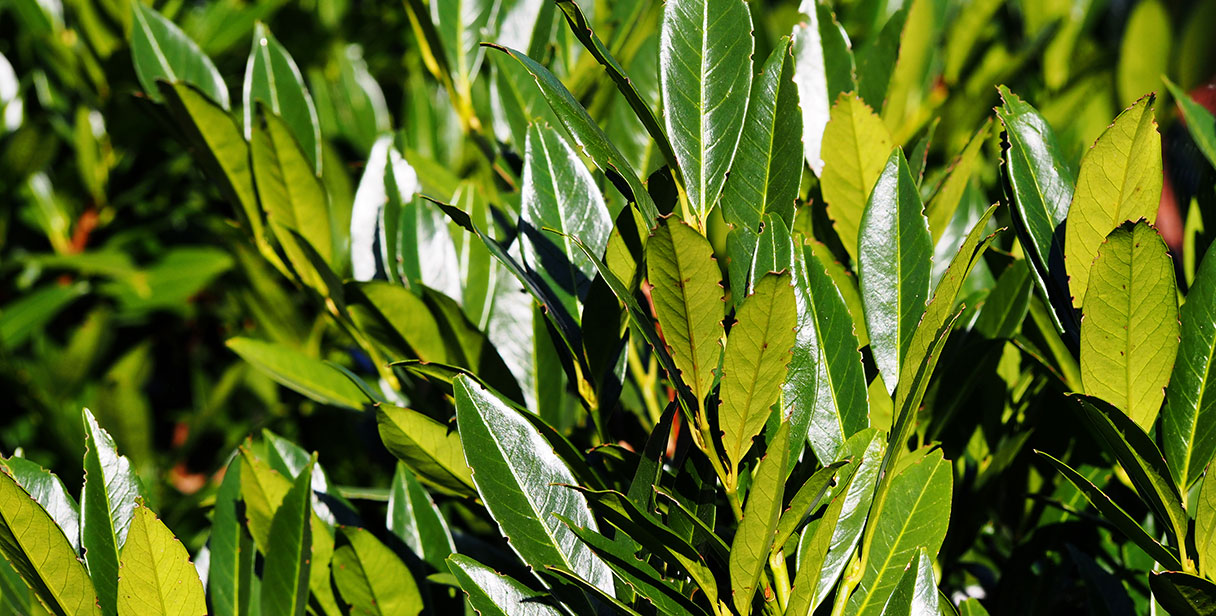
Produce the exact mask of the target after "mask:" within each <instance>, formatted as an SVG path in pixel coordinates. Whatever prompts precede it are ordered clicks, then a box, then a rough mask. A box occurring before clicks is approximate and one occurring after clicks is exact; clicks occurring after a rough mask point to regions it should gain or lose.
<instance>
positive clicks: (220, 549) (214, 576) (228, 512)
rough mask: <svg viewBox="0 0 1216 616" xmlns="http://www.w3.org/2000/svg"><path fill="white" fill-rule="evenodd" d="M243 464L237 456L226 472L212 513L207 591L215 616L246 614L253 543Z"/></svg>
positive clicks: (208, 544)
mask: <svg viewBox="0 0 1216 616" xmlns="http://www.w3.org/2000/svg"><path fill="white" fill-rule="evenodd" d="M241 466H242V462H241V459H240V458H236V457H234V458H233V459H232V461H231V462H229V463H228V467H227V469H226V470H225V472H224V481H223V482H222V483H220V488H219V491H218V492H217V493H216V496H215V508H214V509H213V513H212V516H211V534H210V538H209V539H208V541H207V547H208V548H209V549H210V551H211V560H210V568H209V570H208V574H207V591H208V595H209V596H210V599H211V609H212V611H213V612H214V613H215V615H216V616H237V615H239V614H247V613H248V611H249V605H250V603H249V601H250V597H251V595H252V593H251V590H252V589H251V580H250V577H251V575H252V573H253V553H254V548H253V542H252V539H251V538H250V537H249V535H248V534H247V533H246V532H245V529H244V523H243V520H242V519H241V517H242V516H241V512H240V501H241Z"/></svg>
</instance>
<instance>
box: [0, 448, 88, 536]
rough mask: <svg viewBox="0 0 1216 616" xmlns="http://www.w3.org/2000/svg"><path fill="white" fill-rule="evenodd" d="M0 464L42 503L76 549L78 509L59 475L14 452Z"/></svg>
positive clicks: (78, 521)
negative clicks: (14, 454) (15, 454)
mask: <svg viewBox="0 0 1216 616" xmlns="http://www.w3.org/2000/svg"><path fill="white" fill-rule="evenodd" d="M0 468H4V469H5V470H6V471H7V472H8V474H9V475H10V476H12V478H13V479H14V480H16V482H17V485H20V486H21V489H23V490H25V491H26V492H29V493H30V498H33V499H34V500H35V501H37V502H38V504H39V505H42V508H43V509H45V510H46V512H47V515H50V516H51V519H52V520H55V524H56V525H57V526H58V527H59V529H60V530H62V531H63V534H64V535H65V536H67V538H68V543H70V544H72V549H73V550H75V551H76V552H80V509H79V508H78V507H77V506H76V501H75V500H74V499H73V498H72V495H71V494H68V491H67V488H65V487H63V482H62V481H60V480H59V477H57V476H55V475H54V474H53V473H51V472H50V471H48V470H46V469H44V468H42V467H41V466H38V465H37V464H35V463H34V462H30V461H29V460H26V459H25V458H18V457H16V456H14V457H12V458H9V459H7V460H4V459H0Z"/></svg>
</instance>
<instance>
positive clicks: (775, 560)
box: [768, 549, 790, 613]
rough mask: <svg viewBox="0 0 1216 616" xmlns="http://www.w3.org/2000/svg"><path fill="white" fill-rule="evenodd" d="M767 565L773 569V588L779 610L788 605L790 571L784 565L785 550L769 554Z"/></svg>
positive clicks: (783, 609) (782, 610)
mask: <svg viewBox="0 0 1216 616" xmlns="http://www.w3.org/2000/svg"><path fill="white" fill-rule="evenodd" d="M768 567H769V569H772V571H773V588H774V589H775V590H776V591H777V603H778V605H780V606H781V612H782V613H785V608H787V607H789V605H790V573H789V570H788V569H786V566H785V550H784V549H779V550H777V551H776V552H773V553H771V554H769V556H768Z"/></svg>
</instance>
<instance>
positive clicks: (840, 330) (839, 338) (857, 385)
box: [782, 246, 870, 462]
mask: <svg viewBox="0 0 1216 616" xmlns="http://www.w3.org/2000/svg"><path fill="white" fill-rule="evenodd" d="M796 252H797V254H796V256H795V259H794V301H795V305H796V307H797V310H798V325H797V335H796V337H795V341H794V349H793V354H792V356H791V358H790V364H789V368H788V371H787V372H786V377H785V385H784V387H783V396H782V404H783V409H782V410H783V411H784V412H785V414H786V415H787V416H788V417H789V418H790V422H791V423H792V424H794V425H795V426H797V425H798V424H800V423H803V422H805V424H804V425H806V426H807V429H806V431H805V438H806V439H807V441H808V442H809V443H810V446H811V451H813V452H814V454H815V457H816V458H818V459H819V460H820V461H821V462H827V461H830V460H835V459H836V458H837V453H838V452H839V451H840V448H841V447H842V446H843V445H844V442H845V441H847V440H848V439H849V437H851V436H853V435H854V434H856V433H857V432H859V431H861V430H863V429H865V428H866V427H867V426H869V424H870V413H869V401H868V398H867V396H866V379H865V372H864V368H863V366H862V363H861V354H860V353H858V352H857V346H858V345H857V336H856V335H854V333H853V319H852V317H851V316H850V315H849V310H848V307H847V306H846V305H845V302H844V298H843V296H841V294H840V291H839V290H838V288H837V287H836V285H835V284H834V283H833V282H832V279H831V277H830V276H829V275H828V273H827V271H826V270H825V269H824V267H823V266H822V264H821V263H820V262H819V259H817V258H816V257H815V255H814V253H813V249H812V248H811V247H809V246H807V247H804V248H802V249H800V250H797V251H796ZM794 436H795V438H800V437H801V436H800V435H797V434H795V435H794Z"/></svg>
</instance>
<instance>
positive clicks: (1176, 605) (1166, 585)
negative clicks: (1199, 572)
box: [1149, 571, 1216, 616]
mask: <svg viewBox="0 0 1216 616" xmlns="http://www.w3.org/2000/svg"><path fill="white" fill-rule="evenodd" d="M1149 586H1150V587H1151V588H1152V589H1153V598H1154V599H1156V600H1157V602H1159V603H1160V604H1161V607H1164V608H1165V609H1167V610H1169V611H1170V614H1173V615H1175V616H1203V615H1204V614H1211V613H1213V612H1216V584H1212V583H1211V582H1209V581H1207V580H1205V579H1203V578H1201V577H1198V576H1195V575H1191V574H1189V573H1183V572H1181V571H1154V572H1152V573H1150V574H1149Z"/></svg>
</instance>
